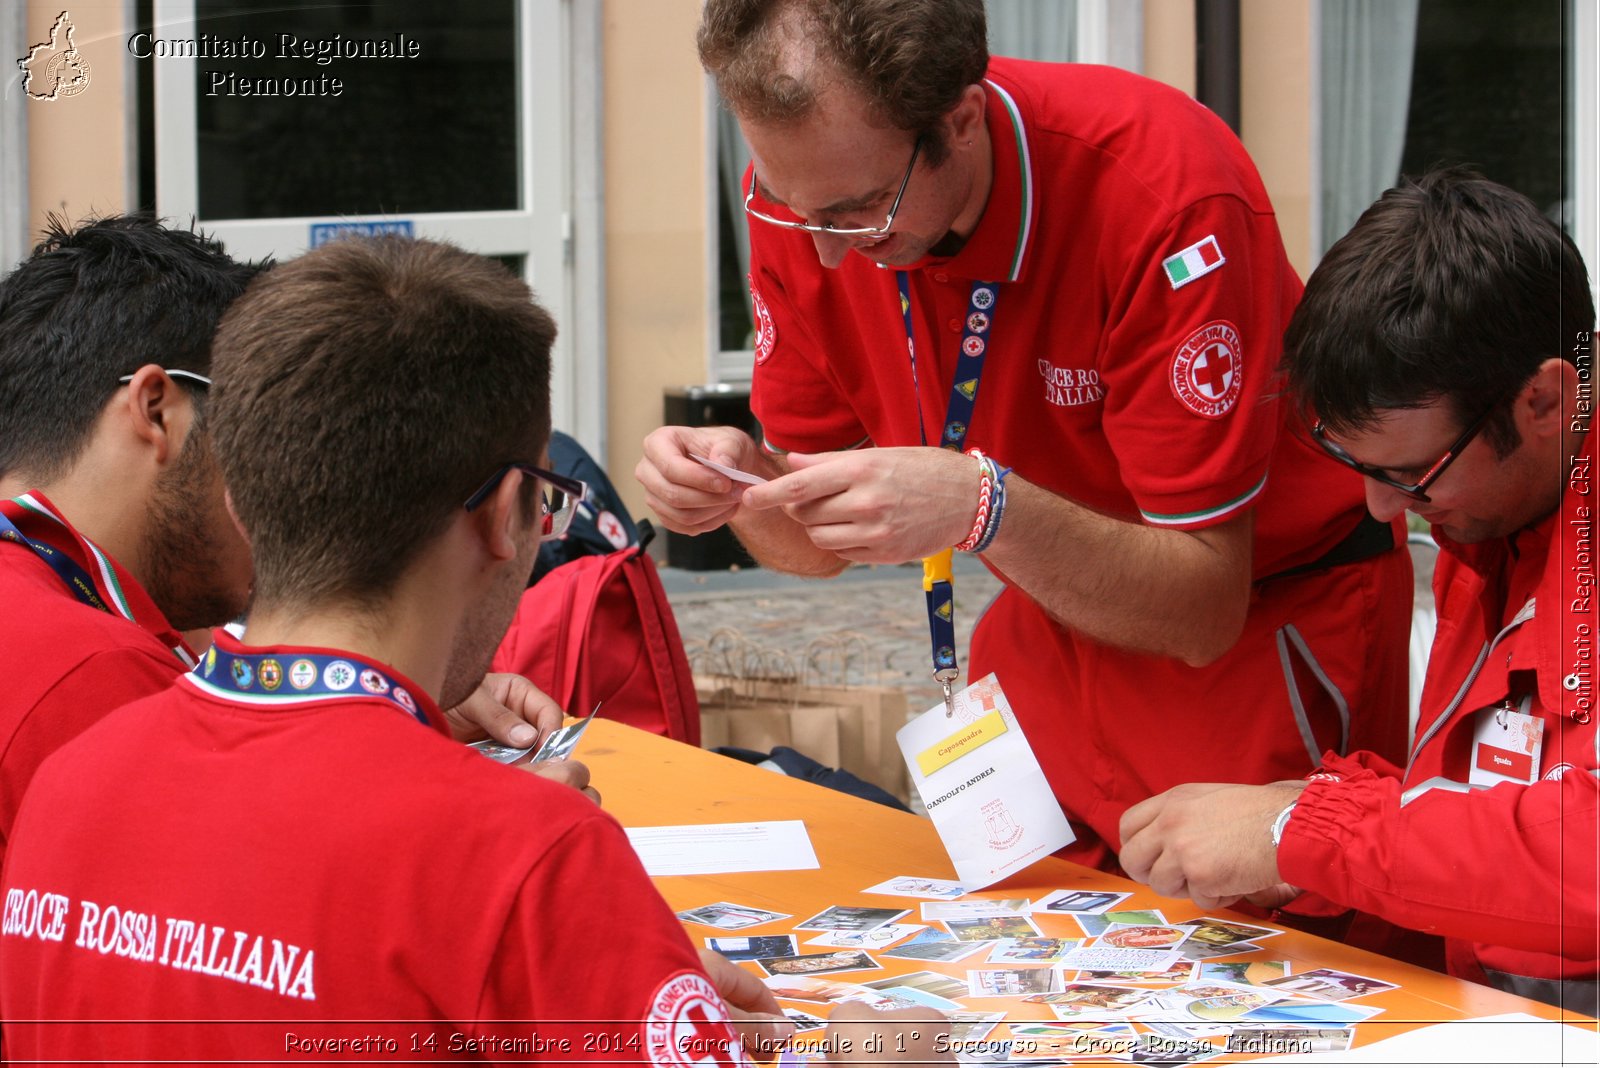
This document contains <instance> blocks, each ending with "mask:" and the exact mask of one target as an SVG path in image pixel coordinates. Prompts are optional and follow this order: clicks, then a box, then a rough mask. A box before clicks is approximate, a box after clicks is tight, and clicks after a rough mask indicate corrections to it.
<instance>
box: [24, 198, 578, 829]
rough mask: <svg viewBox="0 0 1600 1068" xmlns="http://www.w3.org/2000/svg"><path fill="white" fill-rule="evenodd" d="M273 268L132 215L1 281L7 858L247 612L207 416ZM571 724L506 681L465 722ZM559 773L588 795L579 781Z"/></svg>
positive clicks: (79, 235) (41, 249)
mask: <svg viewBox="0 0 1600 1068" xmlns="http://www.w3.org/2000/svg"><path fill="white" fill-rule="evenodd" d="M258 269H259V268H258V267H256V266H252V265H246V264H240V263H236V262H235V261H233V260H232V259H230V258H229V257H228V256H227V255H226V254H224V252H223V251H222V248H221V246H219V245H217V244H216V243H215V242H212V241H209V240H207V239H206V238H204V237H202V236H200V235H198V234H195V233H191V232H189V231H187V230H180V229H173V228H170V227H167V226H163V225H161V224H159V223H157V222H155V221H154V220H151V219H148V218H135V217H131V216H115V217H110V218H105V219H100V220H98V221H94V222H89V223H85V224H83V225H81V226H79V227H77V228H76V229H69V228H68V227H67V226H66V225H65V224H64V223H63V222H61V221H59V220H52V222H51V225H50V229H49V231H48V232H47V234H46V235H45V240H44V241H43V242H42V243H41V244H40V245H39V246H38V248H36V249H35V250H34V252H33V254H32V255H31V256H30V257H29V258H28V259H27V260H25V261H23V262H22V263H21V264H20V265H19V266H18V267H17V268H16V269H15V270H13V271H12V272H11V273H10V274H9V275H7V276H6V277H5V279H4V280H0V642H3V644H4V645H5V647H6V663H7V665H8V667H7V670H6V678H5V687H4V688H3V690H0V850H3V848H4V844H5V839H6V838H7V836H9V834H10V831H11V825H12V821H13V819H14V818H15V816H16V812H17V806H18V804H19V802H20V800H21V798H22V794H23V790H24V789H25V788H26V787H27V785H28V782H29V781H30V780H31V779H32V777H33V773H34V770H35V769H36V768H37V767H38V766H39V762H40V761H42V760H43V759H44V758H45V757H46V756H48V755H49V754H50V753H52V752H54V751H55V750H56V748H57V747H58V746H60V745H61V744H62V743H63V742H65V741H67V740H68V739H70V738H73V737H76V736H77V735H78V734H79V733H80V732H81V731H82V730H83V729H84V728H85V727H87V726H88V725H89V724H91V723H93V722H95V721H96V720H98V719H99V718H100V717H101V716H103V715H104V714H105V713H107V712H109V711H110V710H111V709H113V708H115V707H117V706H118V705H121V704H125V703H127V702H128V701H132V700H135V699H137V698H140V697H144V696H147V695H149V694H152V693H155V692H157V691H159V690H162V689H165V688H166V687H167V686H168V685H170V684H171V682H172V680H173V679H174V678H175V677H176V676H177V675H178V674H180V673H182V672H183V671H185V670H186V669H187V668H189V667H192V666H193V665H194V663H195V657H194V653H193V651H192V650H191V649H190V647H189V645H188V644H187V642H186V641H185V639H184V637H183V635H182V633H181V632H184V631H194V630H198V629H201V628H206V627H212V626H220V625H221V624H223V623H226V622H228V621H229V620H230V619H233V618H235V617H236V616H238V615H239V614H240V613H241V612H242V611H243V610H244V607H245V603H246V600H247V598H248V595H249V592H250V581H251V564H250V554H249V549H248V547H247V546H246V544H245V542H244V540H243V539H242V538H241V537H240V536H239V533H238V531H237V530H236V529H235V527H234V525H233V523H232V521H231V520H230V519H229V517H228V514H227V509H226V506H225V504H224V497H223V487H222V479H221V475H220V474H219V473H218V471H217V468H216V464H215V461H214V460H213V459H212V455H211V440H210V438H211V434H210V427H209V420H208V418H207V412H206V406H205V402H204V399H205V396H206V392H207V388H208V386H209V384H210V373H211V335H212V333H213V332H214V331H215V328H216V324H217V321H218V319H220V318H221V316H222V313H223V312H224V311H225V310H226V309H227V307H228V305H229V304H230V303H231V302H232V301H233V300H234V299H235V298H236V297H237V296H238V295H239V294H240V293H242V292H243V291H244V288H245V286H246V285H247V284H248V283H249V281H250V279H251V278H252V277H254V276H255V274H256V273H257V271H258ZM298 429H299V430H300V431H301V432H305V431H306V429H307V428H298ZM491 697H494V698H498V699H499V701H503V702H504V703H505V704H509V705H512V706H514V707H515V709H516V710H517V711H516V712H515V713H513V712H512V711H511V710H509V709H507V708H505V707H502V705H501V704H500V703H499V701H496V700H490V699H489V698H491ZM559 717H560V712H559V710H558V709H556V708H555V707H554V705H553V704H552V703H551V702H549V701H548V699H547V698H545V697H544V696H543V695H542V694H538V692H537V691H536V690H534V689H533V688H532V686H531V685H529V684H527V683H526V682H522V681H514V680H511V679H506V678H499V677H497V678H496V679H495V681H494V689H493V692H492V693H490V692H488V691H485V692H482V693H479V694H475V695H474V698H473V700H472V702H470V703H469V705H468V706H466V707H465V708H464V709H460V710H452V720H451V722H452V724H453V725H455V726H456V727H457V729H458V730H459V733H460V734H461V736H462V737H463V738H468V737H482V731H481V730H479V729H478V728H477V727H476V726H475V725H474V723H472V722H468V721H469V720H473V721H476V722H479V723H482V724H483V725H484V726H485V727H488V728H489V729H490V730H492V731H493V732H494V733H495V735H496V737H500V738H502V739H504V740H507V741H510V742H511V743H512V744H518V742H519V741H520V744H524V745H526V744H530V740H528V739H526V738H525V737H524V735H523V734H518V735H515V736H512V733H511V732H512V731H513V730H514V729H517V727H518V725H520V726H521V729H522V730H523V731H524V732H536V731H537V730H538V729H539V728H540V727H545V726H549V727H553V726H555V725H556V724H557V723H558V722H559ZM524 718H526V719H528V720H531V721H533V722H530V723H523V720H524ZM547 773H548V772H547ZM554 774H557V775H558V776H560V777H562V778H565V779H567V780H568V781H570V782H572V784H573V785H576V786H580V787H581V786H582V785H583V782H582V781H580V780H581V779H582V776H583V769H582V768H581V766H575V767H571V768H567V767H562V768H560V769H559V770H558V771H556V772H554Z"/></svg>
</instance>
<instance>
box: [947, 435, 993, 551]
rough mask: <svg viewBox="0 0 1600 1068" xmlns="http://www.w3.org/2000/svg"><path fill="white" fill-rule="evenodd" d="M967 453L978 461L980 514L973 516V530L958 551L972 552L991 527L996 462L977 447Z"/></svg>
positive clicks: (957, 546)
mask: <svg viewBox="0 0 1600 1068" xmlns="http://www.w3.org/2000/svg"><path fill="white" fill-rule="evenodd" d="M967 455H968V456H972V457H976V458H977V461H978V514H977V515H976V516H974V517H973V520H972V532H971V533H970V534H968V535H967V537H966V539H965V540H964V541H961V542H959V543H957V545H956V551H957V552H962V553H970V552H972V551H973V550H974V549H975V548H976V547H977V545H978V543H979V542H980V541H982V540H983V535H984V532H985V531H987V530H988V529H989V520H990V515H991V509H992V508H993V496H994V464H993V463H992V462H991V461H990V460H989V458H988V457H987V456H985V455H984V454H983V453H981V452H979V451H978V450H977V449H972V450H970V451H969V452H968V453H967Z"/></svg>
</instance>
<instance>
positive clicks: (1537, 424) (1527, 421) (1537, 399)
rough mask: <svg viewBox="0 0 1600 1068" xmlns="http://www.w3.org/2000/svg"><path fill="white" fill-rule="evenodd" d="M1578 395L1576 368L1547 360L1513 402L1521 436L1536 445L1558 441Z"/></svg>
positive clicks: (1563, 361)
mask: <svg viewBox="0 0 1600 1068" xmlns="http://www.w3.org/2000/svg"><path fill="white" fill-rule="evenodd" d="M1577 392H1578V371H1577V368H1575V367H1573V366H1572V364H1570V363H1568V362H1567V361H1566V360H1563V359H1560V358H1558V357H1554V356H1552V357H1551V358H1550V359H1548V360H1545V361H1544V362H1543V363H1541V364H1540V365H1539V369H1538V370H1536V371H1534V372H1533V377H1532V378H1530V379H1528V381H1527V384H1526V385H1524V386H1523V387H1522V392H1521V393H1518V394H1517V399H1516V400H1515V401H1513V402H1512V417H1513V418H1514V419H1515V421H1516V426H1517V431H1518V433H1520V434H1521V435H1522V436H1523V437H1524V438H1531V439H1533V440H1536V441H1537V440H1547V439H1551V438H1559V437H1560V436H1561V433H1562V431H1564V430H1565V429H1566V425H1567V420H1568V418H1569V417H1570V416H1571V411H1572V404H1573V399H1574V398H1575V397H1576V396H1577Z"/></svg>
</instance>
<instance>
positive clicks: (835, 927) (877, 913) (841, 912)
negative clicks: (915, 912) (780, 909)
mask: <svg viewBox="0 0 1600 1068" xmlns="http://www.w3.org/2000/svg"><path fill="white" fill-rule="evenodd" d="M910 914H911V910H910V909H874V908H868V907H866V906H865V905H834V906H833V907H832V908H826V909H823V910H822V911H821V912H819V913H817V914H816V915H815V916H813V917H811V918H810V919H809V920H802V921H801V922H800V923H797V924H795V925H794V929H795V930H796V931H870V930H872V929H873V928H874V927H882V926H883V925H884V924H886V923H893V922H894V921H895V920H898V919H900V917H902V916H909V915H910Z"/></svg>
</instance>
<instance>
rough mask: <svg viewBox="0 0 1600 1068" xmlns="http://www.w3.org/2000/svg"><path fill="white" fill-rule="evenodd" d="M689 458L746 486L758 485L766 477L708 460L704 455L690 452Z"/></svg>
mask: <svg viewBox="0 0 1600 1068" xmlns="http://www.w3.org/2000/svg"><path fill="white" fill-rule="evenodd" d="M689 459H691V460H694V461H695V462H696V463H702V464H705V465H706V466H707V467H709V468H711V470H713V471H715V472H717V474H719V475H726V476H727V477H728V478H731V479H733V480H734V481H735V482H743V483H745V484H746V485H748V486H759V485H761V484H762V483H763V482H765V481H766V479H764V478H762V477H761V476H760V475H752V474H751V473H750V472H748V471H741V470H739V469H738V468H737V467H729V466H727V465H726V464H719V463H717V462H716V461H715V460H708V459H706V458H705V457H704V456H696V455H695V454H694V453H692V452H691V453H690V454H689Z"/></svg>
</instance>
